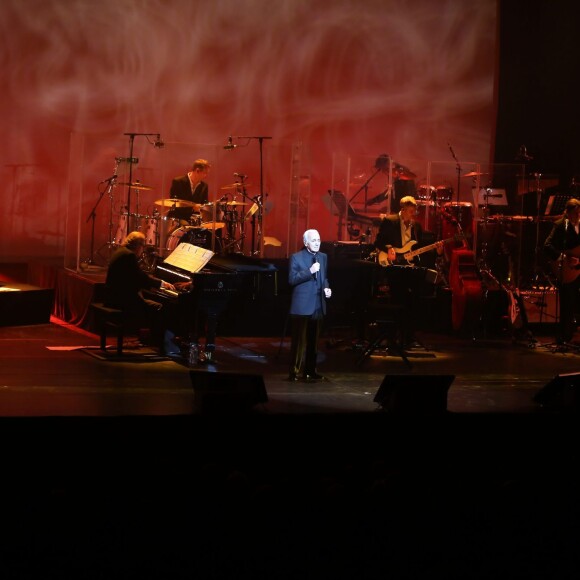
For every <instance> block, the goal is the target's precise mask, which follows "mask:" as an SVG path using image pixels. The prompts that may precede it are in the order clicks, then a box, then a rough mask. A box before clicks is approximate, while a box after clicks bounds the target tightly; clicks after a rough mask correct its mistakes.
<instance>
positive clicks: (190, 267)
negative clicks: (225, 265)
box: [165, 242, 214, 274]
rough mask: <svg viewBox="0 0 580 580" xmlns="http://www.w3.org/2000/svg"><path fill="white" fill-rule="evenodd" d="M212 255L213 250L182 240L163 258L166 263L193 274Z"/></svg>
mask: <svg viewBox="0 0 580 580" xmlns="http://www.w3.org/2000/svg"><path fill="white" fill-rule="evenodd" d="M213 256H214V252H212V251H211V250H206V249H205V248H200V247H199V246H194V245H193V244H188V243H185V242H182V243H181V244H179V245H178V246H177V248H175V250H173V252H171V254H169V256H167V258H165V263H166V264H171V265H172V266H175V267H176V268H181V269H182V270H186V271H187V272H191V273H192V274H195V273H196V272H199V271H200V270H201V269H202V268H203V267H204V266H205V265H206V264H207V263H208V262H209V261H210V260H211V259H212V257H213Z"/></svg>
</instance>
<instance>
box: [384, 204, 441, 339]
mask: <svg viewBox="0 0 580 580" xmlns="http://www.w3.org/2000/svg"><path fill="white" fill-rule="evenodd" d="M399 204H400V211H399V213H398V214H395V215H389V216H386V217H385V218H384V219H383V220H382V222H381V225H380V227H379V231H378V234H377V237H376V239H375V243H374V245H375V248H376V250H377V251H378V260H379V264H380V265H381V266H399V265H403V266H409V269H410V270H411V271H409V270H406V269H405V271H404V273H406V274H413V271H412V270H413V268H411V264H409V262H408V261H407V260H406V259H405V258H404V253H405V252H404V251H402V248H404V247H408V244H410V242H416V243H415V244H412V247H413V248H417V247H420V246H421V245H423V228H422V227H421V224H419V223H418V222H416V221H415V217H416V215H417V202H416V201H415V198H414V197H412V196H410V195H407V196H405V197H402V198H401V200H400V202H399ZM435 249H436V250H437V253H439V254H442V253H443V243H442V242H441V243H439V242H437V244H436V245H435ZM397 250H398V251H397ZM418 259H419V257H418V256H416V257H414V258H413V263H416V262H418ZM386 271H387V270H386V269H385V273H386ZM399 274H403V272H399ZM387 280H389V277H388V276H387ZM395 280H396V282H395V283H393V282H394V281H395ZM388 285H389V294H390V296H391V298H392V299H393V300H394V301H395V303H398V304H399V305H401V306H403V307H404V309H405V312H406V315H405V317H404V318H405V319H404V320H403V321H401V328H400V329H399V330H400V334H401V344H402V346H403V348H404V347H405V346H411V345H413V344H414V343H415V342H416V340H415V327H416V325H417V321H416V320H415V318H416V316H417V313H416V304H415V301H416V298H417V295H418V294H421V291H422V289H421V287H420V286H417V281H416V278H415V277H414V276H404V275H401V276H396V277H394V278H392V279H391V283H390V284H388Z"/></svg>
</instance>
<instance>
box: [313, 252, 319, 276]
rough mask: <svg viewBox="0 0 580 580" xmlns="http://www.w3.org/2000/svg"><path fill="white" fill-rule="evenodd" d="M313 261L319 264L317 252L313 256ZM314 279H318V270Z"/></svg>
mask: <svg viewBox="0 0 580 580" xmlns="http://www.w3.org/2000/svg"><path fill="white" fill-rule="evenodd" d="M312 263H313V264H318V255H317V254H314V256H312ZM314 279H315V280H317V279H318V272H314Z"/></svg>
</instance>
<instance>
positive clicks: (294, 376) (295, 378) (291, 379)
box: [286, 373, 298, 383]
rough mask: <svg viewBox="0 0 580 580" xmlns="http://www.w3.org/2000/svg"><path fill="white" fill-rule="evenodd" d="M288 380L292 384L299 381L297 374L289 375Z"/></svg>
mask: <svg viewBox="0 0 580 580" xmlns="http://www.w3.org/2000/svg"><path fill="white" fill-rule="evenodd" d="M286 380H287V381H289V382H291V383H295V382H296V381H298V377H297V376H296V375H295V374H293V373H291V374H289V375H288V378H287V379H286Z"/></svg>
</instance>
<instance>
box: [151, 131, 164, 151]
mask: <svg viewBox="0 0 580 580" xmlns="http://www.w3.org/2000/svg"><path fill="white" fill-rule="evenodd" d="M153 147H155V148H156V149H163V147H165V143H163V141H162V140H161V135H160V134H159V133H157V139H155V141H154V143H153Z"/></svg>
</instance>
